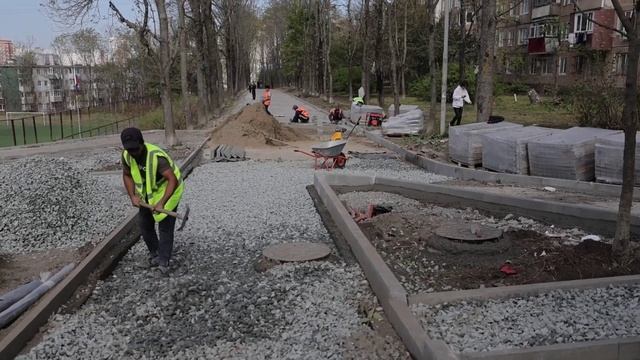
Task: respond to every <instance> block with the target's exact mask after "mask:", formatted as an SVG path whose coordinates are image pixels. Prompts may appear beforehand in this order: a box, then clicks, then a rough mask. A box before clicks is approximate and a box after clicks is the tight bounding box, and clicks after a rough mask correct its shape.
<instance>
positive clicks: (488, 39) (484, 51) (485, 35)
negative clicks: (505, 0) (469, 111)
mask: <svg viewBox="0 0 640 360" xmlns="http://www.w3.org/2000/svg"><path fill="white" fill-rule="evenodd" d="M481 14H482V28H481V32H480V73H479V75H478V84H477V88H478V91H477V92H476V98H477V99H476V103H477V106H478V114H477V119H476V121H477V122H487V121H488V120H489V117H490V116H491V112H492V110H493V77H494V75H495V57H496V51H495V50H496V43H495V38H496V0H485V1H484V2H483V7H482V10H481Z"/></svg>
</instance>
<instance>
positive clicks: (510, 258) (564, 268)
mask: <svg viewBox="0 0 640 360" xmlns="http://www.w3.org/2000/svg"><path fill="white" fill-rule="evenodd" d="M429 206H430V205H428V204H425V207H419V208H416V209H415V210H414V211H411V210H406V209H403V211H399V212H391V213H387V214H382V215H379V216H376V217H374V218H372V219H371V220H368V221H367V222H364V223H361V224H360V228H361V229H362V231H363V232H364V233H365V234H366V235H367V237H368V238H369V240H370V241H371V242H372V243H373V244H374V246H375V247H376V249H377V250H378V252H379V253H380V254H381V255H382V257H383V258H384V259H385V261H386V262H387V264H388V265H389V266H390V267H391V269H392V270H393V272H394V273H395V274H396V276H397V277H398V278H399V279H400V281H401V282H402V283H403V284H404V285H405V286H406V287H407V288H408V290H410V292H416V291H418V292H424V291H426V292H432V291H447V290H456V289H476V288H480V287H495V286H505V285H519V284H532V283H541V282H551V281H562V280H576V279H587V278H597V277H607V276H619V275H630V274H638V273H640V260H638V259H639V258H638V257H637V256H634V257H632V258H631V260H630V261H628V262H625V263H618V262H617V261H616V258H615V257H614V256H613V254H612V250H611V245H610V244H607V243H604V242H600V241H592V240H585V241H582V242H580V243H579V244H577V245H570V244H566V243H563V242H562V240H561V239H559V238H557V237H551V236H547V235H544V234H542V233H539V232H536V231H531V230H522V229H517V228H511V229H507V230H506V231H505V232H504V234H503V239H504V241H506V242H508V243H509V246H507V247H504V248H503V249H502V250H501V251H498V252H492V251H484V252H483V251H480V249H481V248H482V247H485V246H486V245H471V247H473V246H478V249H479V251H465V252H456V253H451V252H447V251H440V250H435V249H433V248H432V247H430V246H429V245H428V244H429V243H430V242H431V243H432V241H433V239H434V238H435V237H436V235H435V234H434V232H433V231H434V229H436V228H438V227H439V226H440V225H442V224H443V223H444V222H445V221H446V222H450V221H451V220H453V221H458V222H459V223H460V224H463V223H464V222H465V219H463V218H462V216H461V217H459V218H455V217H454V218H453V219H447V218H445V217H442V216H438V215H437V214H435V213H434V214H429V213H428V211H426V212H425V211H424V210H425V208H426V207H429ZM454 211H457V210H455V209H454ZM444 241H448V240H444ZM505 262H510V263H511V266H512V267H513V269H515V271H516V272H517V273H516V274H514V275H505V274H504V273H503V272H501V271H500V268H501V266H502V265H503V264H505Z"/></svg>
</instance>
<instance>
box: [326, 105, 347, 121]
mask: <svg viewBox="0 0 640 360" xmlns="http://www.w3.org/2000/svg"><path fill="white" fill-rule="evenodd" d="M343 118H344V114H343V113H342V109H340V105H338V106H336V107H334V108H333V109H331V110H329V121H330V122H331V123H332V124H337V123H339V122H340V121H342V119H343Z"/></svg>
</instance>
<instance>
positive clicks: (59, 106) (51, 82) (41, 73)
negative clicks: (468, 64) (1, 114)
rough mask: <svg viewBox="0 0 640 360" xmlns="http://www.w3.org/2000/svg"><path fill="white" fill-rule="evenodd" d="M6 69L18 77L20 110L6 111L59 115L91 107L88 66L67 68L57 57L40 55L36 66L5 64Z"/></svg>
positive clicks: (35, 58) (35, 61)
mask: <svg viewBox="0 0 640 360" xmlns="http://www.w3.org/2000/svg"><path fill="white" fill-rule="evenodd" d="M3 70H4V71H9V72H10V71H14V72H15V73H16V74H17V79H18V81H17V87H18V89H17V90H18V93H19V97H20V109H11V110H7V111H33V112H56V111H61V110H66V109H76V108H77V107H86V106H88V101H89V95H90V94H91V92H92V90H91V89H90V86H89V85H90V84H91V81H90V75H91V72H90V68H89V67H86V66H81V65H73V66H65V65H62V64H61V62H60V58H59V57H58V56H57V55H54V54H48V53H37V54H35V56H34V61H33V64H30V65H28V66H24V65H6V66H3ZM94 95H96V94H94Z"/></svg>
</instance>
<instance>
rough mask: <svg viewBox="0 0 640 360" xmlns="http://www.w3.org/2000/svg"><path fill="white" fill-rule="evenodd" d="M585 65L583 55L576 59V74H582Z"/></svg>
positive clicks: (585, 61)
mask: <svg viewBox="0 0 640 360" xmlns="http://www.w3.org/2000/svg"><path fill="white" fill-rule="evenodd" d="M586 64H587V58H586V57H585V56H583V55H580V56H577V57H576V74H582V72H583V71H584V69H585V67H586Z"/></svg>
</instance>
